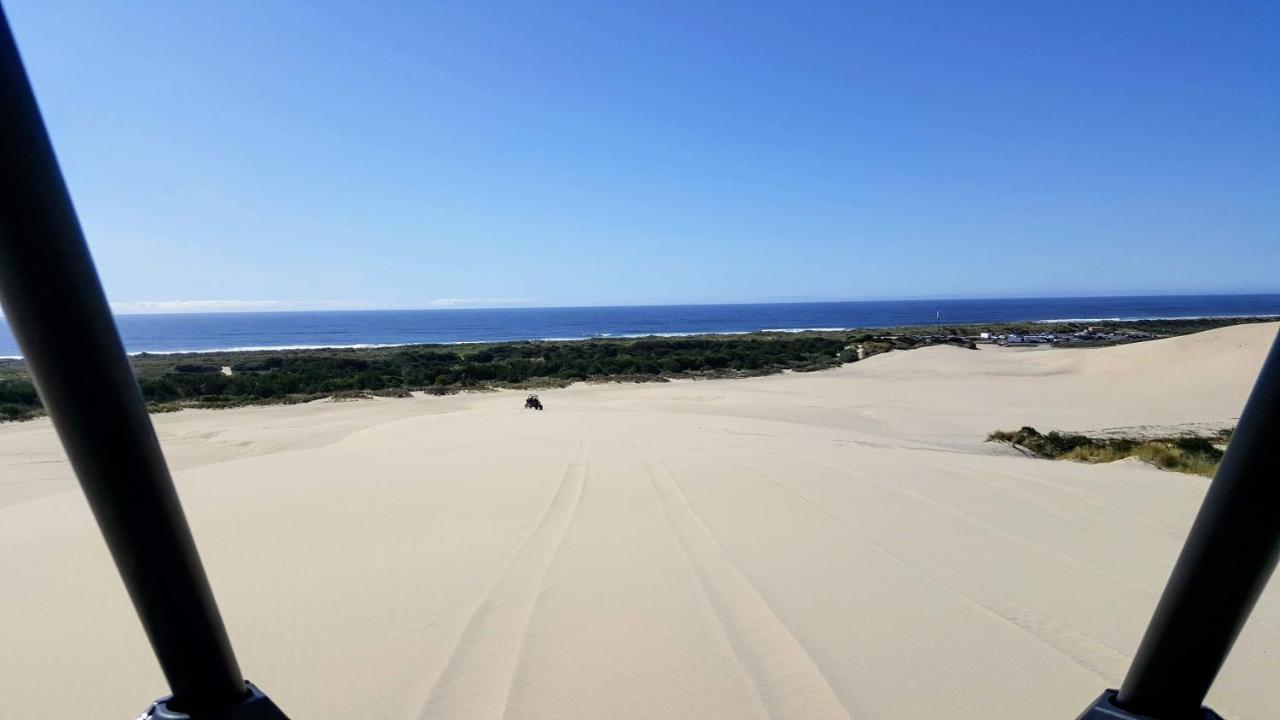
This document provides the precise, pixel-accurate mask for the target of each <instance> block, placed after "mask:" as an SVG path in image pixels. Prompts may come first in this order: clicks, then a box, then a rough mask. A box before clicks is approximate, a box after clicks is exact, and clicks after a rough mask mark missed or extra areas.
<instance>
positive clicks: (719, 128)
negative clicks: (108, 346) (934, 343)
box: [4, 0, 1280, 310]
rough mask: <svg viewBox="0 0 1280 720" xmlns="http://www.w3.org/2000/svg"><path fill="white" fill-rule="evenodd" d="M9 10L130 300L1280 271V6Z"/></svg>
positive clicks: (138, 305)
mask: <svg viewBox="0 0 1280 720" xmlns="http://www.w3.org/2000/svg"><path fill="white" fill-rule="evenodd" d="M4 5H5V8H6V10H7V12H8V14H9V19H10V22H11V23H12V25H13V28H14V30H15V33H16V34H17V38H18V44H19V46H20V48H21V49H22V51H23V54H24V57H25V60H26V63H27V68H28V72H29V73H30V75H31V76H32V80H33V82H34V84H35V88H36V94H37V96H38V97H39V100H40V102H41V106H42V108H43V110H44V114H45V118H46V122H47V123H48V125H49V129H50V132H51V134H52V136H53V141H54V145H55V146H56V148H57V151H58V154H59V158H60V160H61V162H62V167H63V171H64V173H65V175H66V177H67V181H68V184H69V185H70V188H71V193H72V196H73V198H74V199H75V202H76V205H77V208H78V210H79V212H80V217H81V221H82V223H83V225H84V227H85V231H86V234H87V236H88V239H89V243H90V246H91V247H92V249H93V252H94V255H95V257H96V259H97V261H98V264H99V268H100V271H101V273H102V276H103V280H104V283H105V285H106V287H107V292H108V295H109V296H110V298H111V299H112V300H113V301H115V302H116V303H117V307H118V308H120V309H124V310H139V309H151V310H163V309H218V308H222V309H238V308H262V309H284V308H304V307H307V308H312V307H438V306H449V305H512V304H532V305H565V304H573V305H589V304H630V303H653V302H657V303H664V302H734V301H770V300H811V299H861V298H898V297H957V296H959V297H964V296H970V297H992V296H1018V295H1059V294H1063V295H1090V294H1143V293H1180V292H1275V291H1280V276H1278V275H1277V268H1280V4H1277V3H1275V2H1270V1H1267V2H1263V1H1259V2H1234V1H1227V2H1208V1H1204V2H1177V1H1174V0H1155V1H1151V2H1139V1H1129V0H1126V1H1123V2H1117V1H1116V0H1103V1H1100V2H1087V1H1074V0H1073V1H1072V2H1008V1H1007V0H999V1H998V2H964V3H959V2H951V1H949V0H940V1H938V2H903V1H894V2H853V1H851V0H850V1H845V2H833V3H800V2H796V3H791V2H775V3H768V4H755V3H747V2H731V3H724V2H717V3H705V4H704V3H698V2H691V1H690V0H679V1H677V2H670V3H660V2H637V3H598V2H580V3H572V4H569V3H563V4H562V3H553V2H536V3H493V4H486V3H474V2H458V3H426V2H406V3H402V4H396V5H392V4H378V3H371V2H370V3H351V2H343V3H320V2H295V3H290V2H283V1H278V2H277V1H272V2H249V1H247V0H246V1H244V2H204V3H194V2H190V3H189V2H167V1H166V2H151V3H148V2H105V1H100V2H92V3H89V2H74V1H67V0H59V1H58V2H48V1H47V0H7V1H6V2H5V3H4Z"/></svg>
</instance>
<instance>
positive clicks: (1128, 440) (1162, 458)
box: [987, 427, 1231, 477]
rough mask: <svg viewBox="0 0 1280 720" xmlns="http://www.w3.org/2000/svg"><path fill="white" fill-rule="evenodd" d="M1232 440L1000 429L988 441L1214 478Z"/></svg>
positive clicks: (1227, 435)
mask: <svg viewBox="0 0 1280 720" xmlns="http://www.w3.org/2000/svg"><path fill="white" fill-rule="evenodd" d="M1230 439H1231V431H1230V430H1224V431H1221V432H1219V433H1216V434H1213V435H1208V436H1206V435H1177V436H1172V437H1149V438H1133V437H1105V438H1093V437H1089V436H1087V435H1078V434H1074V433H1061V432H1057V431H1053V432H1049V433H1041V432H1039V431H1038V430H1036V429H1035V428H1033V427H1023V428H1022V429H1021V430H1015V431H1012V432H1011V431H1007V430H997V431H995V432H993V433H991V434H990V435H988V436H987V441H988V442H1003V443H1009V444H1010V445H1013V446H1014V447H1018V448H1022V449H1024V450H1026V451H1028V452H1030V453H1032V454H1033V455H1036V456H1037V457H1043V458H1051V459H1055V460H1076V461H1079V462H1087V463H1107V462H1112V461H1115V460H1121V459H1124V458H1128V457H1134V458H1138V459H1139V460H1142V461H1144V462H1148V463H1151V464H1152V465H1155V466H1156V467H1158V468H1161V469H1164V470H1173V471H1176V472H1183V473H1193V474H1196V475H1204V476H1205V477H1213V475H1214V473H1216V472H1217V471H1218V463H1219V462H1221V461H1222V455H1223V448H1224V447H1225V446H1226V444H1227V443H1228V442H1229V441H1230Z"/></svg>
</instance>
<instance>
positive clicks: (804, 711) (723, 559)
mask: <svg viewBox="0 0 1280 720" xmlns="http://www.w3.org/2000/svg"><path fill="white" fill-rule="evenodd" d="M637 450H639V448H638V447H637ZM642 455H643V453H642ZM642 467H643V468H644V470H645V474H646V475H648V477H649V483H650V484H651V485H652V486H653V491H654V493H655V494H656V495H657V497H658V501H659V504H660V505H661V506H662V511H663V513H664V514H665V515H666V519H667V524H668V525H669V526H670V527H671V530H672V534H673V535H675V537H676V540H677V542H678V543H679V544H680V547H681V549H682V550H683V551H684V554H685V556H686V557H687V558H688V560H689V564H690V565H691V566H692V568H693V571H694V575H695V576H696V577H697V579H698V584H699V585H701V586H702V591H703V594H704V595H705V596H706V598H707V601H708V603H709V604H710V605H711V609H712V611H713V612H714V613H715V615H716V618H717V620H718V621H719V622H720V625H721V627H722V628H723V630H724V633H725V636H726V638H727V639H728V641H729V645H730V647H731V648H732V650H733V653H734V655H735V656H736V658H737V660H738V663H739V664H740V665H741V666H742V668H743V670H745V671H746V674H747V677H748V679H749V680H750V681H751V685H752V687H754V688H755V691H756V694H757V695H758V696H759V698H760V702H761V704H762V705H763V706H764V708H765V711H766V712H767V713H768V715H769V717H770V718H773V719H774V720H779V719H781V718H814V719H818V718H844V719H845V720H849V719H850V718H851V716H850V714H849V711H848V710H847V709H846V708H845V706H844V705H843V703H841V701H840V699H839V698H838V697H837V696H836V694H835V691H834V690H832V688H831V685H830V683H828V682H827V678H826V676H825V675H823V673H822V670H821V669H820V668H819V667H818V665H817V663H815V662H814V661H813V658H812V657H810V656H809V653H808V652H807V651H806V650H805V649H804V646H802V645H801V644H800V641H799V640H797V639H796V637H795V635H793V634H792V633H791V631H790V630H789V629H787V627H786V625H785V624H783V622H782V621H781V620H780V619H779V618H778V616H777V615H775V614H774V612H773V609H772V608H771V607H769V604H768V603H767V602H766V601H765V599H764V598H763V597H761V595H760V593H759V592H758V591H757V590H756V588H755V586H753V585H752V584H751V582H750V581H749V580H747V578H746V576H744V575H743V574H742V572H741V571H740V570H738V568H737V566H736V565H734V564H733V561H732V560H730V559H729V556H728V555H727V554H726V553H725V551H724V549H723V548H721V547H720V544H719V542H717V541H716V539H715V536H713V535H712V534H711V531H710V530H708V529H707V526H706V525H704V524H703V522H702V520H701V519H700V518H699V517H698V516H697V514H696V513H695V512H694V510H693V508H692V506H691V505H690V504H689V500H688V498H687V497H686V496H685V494H684V491H683V490H681V489H680V485H679V484H678V483H677V482H676V480H675V478H673V477H672V476H671V474H670V473H669V472H668V471H667V469H666V467H665V466H664V465H662V463H660V462H642Z"/></svg>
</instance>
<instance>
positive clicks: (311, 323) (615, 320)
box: [0, 295, 1280, 356]
mask: <svg viewBox="0 0 1280 720" xmlns="http://www.w3.org/2000/svg"><path fill="white" fill-rule="evenodd" d="M1242 315H1280V295H1188V296H1156V297H1090V298H1026V299H1000V300H887V301H869V302H824V303H770V304H761V305H654V306H630V307H574V308H510V309H501V310H360V311H326V312H281V313H209V314H184V315H120V316H117V318H116V323H117V325H118V326H119V328H120V334H121V336H122V337H123V338H124V343H125V347H126V349H128V351H129V352H134V353H137V352H179V351H191V350H226V349H247V348H299V347H345V346H364V345H399V344H409V343H463V342H482V341H497V340H534V339H553V338H590V337H624V336H635V335H687V334H697V333H736V332H751V331H754V330H803V329H844V328H854V327H860V328H862V327H890V326H895V325H916V324H927V323H933V322H936V321H937V320H938V318H939V316H940V317H941V319H942V322H943V323H952V324H959V323H979V322H995V321H1029V320H1061V319H1091V320H1092V319H1125V320H1127V319H1138V318H1185V317H1214V316H1218V317H1222V316H1242ZM19 354H20V351H19V350H18V347H17V345H16V343H15V342H14V340H13V336H12V335H10V334H9V330H8V327H7V326H3V325H0V356H15V355H19Z"/></svg>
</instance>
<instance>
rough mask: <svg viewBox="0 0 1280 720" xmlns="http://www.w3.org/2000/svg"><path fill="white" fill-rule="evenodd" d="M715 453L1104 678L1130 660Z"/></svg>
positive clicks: (1111, 678) (1111, 677) (1109, 678)
mask: <svg viewBox="0 0 1280 720" xmlns="http://www.w3.org/2000/svg"><path fill="white" fill-rule="evenodd" d="M719 457H721V458H722V459H723V460H724V461H726V462H728V463H731V464H733V465H737V466H738V467H740V468H742V469H743V470H746V471H747V472H749V473H751V474H752V475H755V476H756V477H759V478H762V479H763V480H766V481H768V482H770V483H773V484H774V485H775V486H777V488H778V489H779V490H782V491H783V492H785V493H787V494H788V495H791V496H792V497H794V498H796V499H797V500H799V501H800V502H802V503H804V504H805V505H808V506H809V507H810V508H812V509H813V510H815V511H817V512H818V513H819V514H820V515H823V516H825V517H827V518H828V519H829V520H831V521H832V522H834V523H835V524H836V525H838V526H840V527H842V528H844V529H845V530H846V531H848V532H849V534H850V535H852V536H853V537H855V538H857V539H859V540H861V541H862V542H864V543H866V544H868V545H870V546H871V547H872V548H874V549H875V550H876V551H877V552H879V553H880V554H881V555H882V556H883V557H886V558H888V559H890V560H892V561H894V562H897V563H898V564H899V565H901V566H902V567H903V568H905V569H906V570H908V571H909V572H911V573H914V574H915V575H916V576H918V577H920V578H922V579H924V580H926V581H928V582H931V583H933V584H934V585H936V586H937V587H939V588H941V589H942V590H945V591H947V592H949V593H951V594H952V595H954V596H956V597H958V598H960V599H961V600H963V601H965V602H967V603H969V604H970V605H971V606H973V607H975V608H978V609H979V610H981V611H982V612H984V613H986V614H988V615H989V616H990V617H993V618H995V619H997V620H999V621H1001V622H1004V623H1008V624H1009V625H1011V626H1013V627H1014V628H1017V629H1018V630H1020V631H1022V632H1024V633H1026V634H1027V635H1030V636H1031V637H1033V638H1035V639H1036V640H1037V641H1039V642H1040V643H1042V644H1043V645H1044V646H1045V647H1047V648H1049V649H1051V650H1053V651H1054V652H1056V653H1058V654H1059V655H1060V656H1062V657H1063V658H1065V659H1067V660H1069V661H1071V662H1072V663H1073V664H1075V665H1076V666H1077V667H1079V668H1080V669H1082V670H1085V671H1086V672H1089V673H1090V674H1092V675H1093V676H1094V677H1096V678H1098V679H1100V680H1102V681H1103V682H1113V681H1114V677H1115V676H1116V675H1117V674H1120V673H1123V671H1124V668H1125V667H1126V666H1127V665H1128V663H1129V660H1130V658H1129V656H1128V655H1126V654H1124V653H1123V652H1121V651H1119V650H1117V649H1115V648H1113V647H1111V646H1110V645H1106V644H1105V643H1102V642H1101V641H1099V640H1097V639H1096V638H1093V637H1089V636H1087V635H1085V634H1083V633H1081V632H1079V631H1077V630H1075V629H1074V628H1071V627H1067V626H1066V625H1063V624H1062V623H1059V622H1057V621H1054V620H1052V619H1050V618H1047V617H1045V616H1044V615H1042V614H1041V613H1039V612H1037V611H1036V610H1034V609H1033V608H1030V607H1027V606H1025V605H1023V604H1021V603H1018V602H1017V601H1015V600H1013V599H1012V598H1009V597H1006V596H1004V595H1001V594H998V593H996V592H993V591H992V590H991V589H989V588H984V587H982V586H976V585H975V584H974V583H973V582H972V580H971V579H969V578H964V577H962V576H960V575H958V574H956V573H955V572H953V571H948V570H945V569H942V568H939V567H937V566H933V565H922V564H920V563H919V562H918V561H913V560H912V559H910V558H908V557H907V556H906V555H904V554H902V553H901V552H899V551H897V550H894V549H892V548H890V547H889V546H888V545H886V544H885V543H883V542H881V541H880V540H878V539H876V538H874V537H872V536H871V535H869V534H867V533H866V532H864V531H862V530H860V529H858V528H857V527H855V526H854V525H853V524H852V523H850V522H849V521H847V520H845V519H844V518H841V517H840V516H839V515H836V514H835V513H834V512H832V511H831V510H829V509H827V508H826V507H824V506H823V505H821V504H820V503H818V502H815V501H814V500H813V499H811V498H810V497H809V496H807V495H805V494H804V493H802V492H800V491H799V490H797V489H796V488H794V487H792V486H790V485H788V484H787V483H784V482H782V481H780V480H778V479H777V478H776V477H774V476H773V475H772V474H771V473H768V472H765V471H764V470H762V469H760V468H756V467H754V466H752V465H749V464H747V463H743V462H740V461H738V460H734V459H732V458H728V457H724V456H719Z"/></svg>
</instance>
